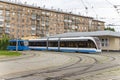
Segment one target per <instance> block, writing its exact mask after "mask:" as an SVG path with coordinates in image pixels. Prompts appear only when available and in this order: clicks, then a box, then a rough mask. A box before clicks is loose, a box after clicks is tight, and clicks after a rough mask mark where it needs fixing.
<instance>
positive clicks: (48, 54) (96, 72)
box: [0, 51, 120, 80]
mask: <svg viewBox="0 0 120 80" xmlns="http://www.w3.org/2000/svg"><path fill="white" fill-rule="evenodd" d="M22 53H24V54H26V55H28V54H29V56H26V57H23V58H15V59H10V60H0V80H120V63H119V62H120V58H119V57H120V54H119V52H103V53H96V54H84V53H63V52H53V51H25V52H22Z"/></svg>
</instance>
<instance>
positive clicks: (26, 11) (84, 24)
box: [0, 1, 105, 38]
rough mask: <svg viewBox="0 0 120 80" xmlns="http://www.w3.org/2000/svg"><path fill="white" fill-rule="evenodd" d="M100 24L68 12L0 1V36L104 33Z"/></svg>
mask: <svg viewBox="0 0 120 80" xmlns="http://www.w3.org/2000/svg"><path fill="white" fill-rule="evenodd" d="M104 27H105V26H104V22H102V21H99V20H94V19H93V18H91V17H85V16H81V15H76V14H72V13H66V12H62V11H57V10H53V9H51V10H50V9H43V8H40V7H35V6H29V5H27V4H19V3H12V2H6V1H0V36H1V35H2V34H8V35H9V36H10V37H11V38H16V37H18V38H22V37H28V36H38V37H45V36H52V35H55V34H61V33H66V32H88V31H101V30H104Z"/></svg>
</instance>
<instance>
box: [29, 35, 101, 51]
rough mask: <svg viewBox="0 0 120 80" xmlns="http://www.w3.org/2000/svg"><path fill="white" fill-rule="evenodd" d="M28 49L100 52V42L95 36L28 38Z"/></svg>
mask: <svg viewBox="0 0 120 80" xmlns="http://www.w3.org/2000/svg"><path fill="white" fill-rule="evenodd" d="M29 49H31V50H51V51H62V52H82V53H96V52H101V43H100V40H99V39H98V38H97V37H70V38H45V39H30V40H29Z"/></svg>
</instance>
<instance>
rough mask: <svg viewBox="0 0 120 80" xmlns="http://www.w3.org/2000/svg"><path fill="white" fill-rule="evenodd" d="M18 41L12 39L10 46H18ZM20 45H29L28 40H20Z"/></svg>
mask: <svg viewBox="0 0 120 80" xmlns="http://www.w3.org/2000/svg"><path fill="white" fill-rule="evenodd" d="M16 43H17V41H10V46H16ZM18 46H28V41H19V40H18Z"/></svg>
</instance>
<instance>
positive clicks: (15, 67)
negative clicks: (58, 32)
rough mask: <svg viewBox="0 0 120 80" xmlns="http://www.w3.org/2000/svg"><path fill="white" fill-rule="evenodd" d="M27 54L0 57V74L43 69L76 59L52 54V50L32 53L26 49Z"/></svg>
mask: <svg viewBox="0 0 120 80" xmlns="http://www.w3.org/2000/svg"><path fill="white" fill-rule="evenodd" d="M33 53H34V56H33ZM27 54H28V55H25V56H21V57H17V58H13V59H12V58H10V59H4V60H1V59H0V76H4V75H8V74H12V73H19V72H24V71H30V70H37V69H45V68H50V67H55V66H60V65H65V64H68V63H69V64H71V63H73V62H75V61H77V59H76V58H75V59H74V57H70V56H66V55H61V54H52V52H47V53H46V52H41V51H37V52H33V51H32V55H31V53H30V52H29V51H28V52H27Z"/></svg>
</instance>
